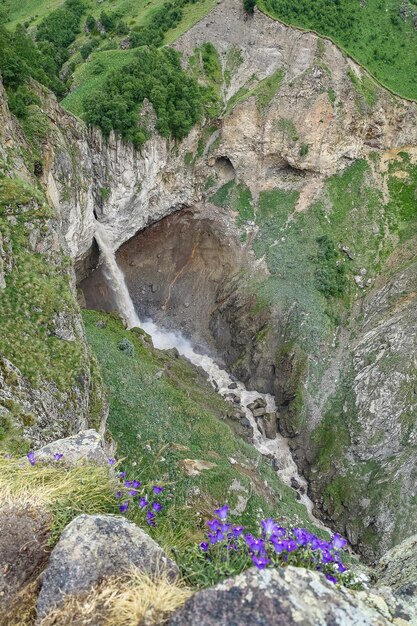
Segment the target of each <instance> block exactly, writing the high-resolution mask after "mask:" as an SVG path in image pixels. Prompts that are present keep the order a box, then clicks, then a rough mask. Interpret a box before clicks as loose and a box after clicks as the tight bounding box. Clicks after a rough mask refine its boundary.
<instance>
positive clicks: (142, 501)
mask: <svg viewBox="0 0 417 626" xmlns="http://www.w3.org/2000/svg"><path fill="white" fill-rule="evenodd" d="M148 504H149V502H148V501H147V499H146V498H141V499H140V500H139V506H140V508H141V509H144V508H145V507H147V506H148Z"/></svg>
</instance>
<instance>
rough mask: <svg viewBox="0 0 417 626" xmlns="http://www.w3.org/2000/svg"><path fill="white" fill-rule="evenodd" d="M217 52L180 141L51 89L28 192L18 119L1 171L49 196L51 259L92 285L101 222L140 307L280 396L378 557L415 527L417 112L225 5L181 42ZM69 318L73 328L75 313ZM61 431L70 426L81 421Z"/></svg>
mask: <svg viewBox="0 0 417 626" xmlns="http://www.w3.org/2000/svg"><path fill="white" fill-rule="evenodd" d="M206 41H211V42H212V43H213V45H214V46H216V48H217V51H218V60H219V63H220V65H221V69H222V88H221V93H222V94H223V96H224V98H225V100H227V102H226V101H225V102H224V107H223V113H222V114H221V115H220V116H219V118H218V119H216V120H214V121H213V120H210V121H209V120H207V121H206V123H205V122H203V123H202V125H201V127H196V128H195V129H193V131H192V132H191V133H190V135H189V136H188V137H187V138H186V139H185V140H184V141H183V142H182V143H177V142H174V141H172V140H166V139H163V138H161V137H160V136H158V135H157V134H156V133H155V132H154V133H153V134H152V137H151V139H150V140H149V141H148V142H147V143H146V144H145V146H144V147H143V149H142V150H141V151H140V152H139V151H135V150H134V149H133V148H132V147H131V146H129V145H126V144H124V143H123V142H121V141H120V140H118V139H117V138H116V137H115V136H114V135H111V136H110V138H109V140H108V141H104V139H103V138H102V136H101V135H100V133H99V132H97V131H95V130H91V129H87V128H86V127H85V125H84V124H83V123H82V122H81V121H79V120H77V119H75V118H74V117H73V116H71V115H70V114H68V113H66V112H65V111H63V110H62V108H61V107H60V106H59V105H58V104H57V102H56V101H55V99H54V98H53V97H52V96H51V95H50V94H47V93H44V92H41V91H40V93H39V95H40V97H41V99H42V107H41V111H42V114H43V115H44V116H45V119H46V120H47V123H48V133H47V136H46V138H45V140H44V141H43V143H42V146H41V150H42V155H43V160H44V167H43V170H42V172H41V173H40V174H39V179H38V180H35V179H34V176H33V175H32V173H31V172H29V171H28V169H27V167H26V165H24V164H23V160H22V156H21V150H22V149H25V148H26V145H25V141H24V138H23V137H22V133H21V130H20V129H19V128H18V126H17V124H16V122H15V120H13V119H12V118H11V116H10V115H9V113H8V112H7V111H6V110H5V111H4V112H2V118H4V124H3V125H2V142H3V144H4V146H8V147H10V145H11V144H13V143H14V144H15V145H16V146H18V147H19V149H17V150H16V151H15V154H14V156H13V163H12V166H11V165H10V153H9V152H10V151H8V149H5V150H4V161H5V162H6V161H8V164H7V168H6V170H7V174H8V175H9V174H10V173H11V172H14V173H17V174H19V175H20V176H21V177H22V178H24V179H25V180H30V181H32V182H33V183H36V185H39V186H40V187H42V189H43V190H45V193H46V196H47V198H48V201H49V203H50V205H51V207H52V208H53V210H54V211H55V215H56V220H55V221H53V222H48V224H47V228H48V232H49V233H51V234H54V235H55V240H54V244H53V246H52V245H51V250H52V249H53V250H54V251H55V253H56V255H57V256H60V254H61V252H60V249H61V248H62V250H64V251H65V254H66V255H68V257H70V258H71V259H72V262H73V263H74V265H75V269H76V274H77V279H78V282H79V283H81V282H82V281H83V280H84V279H85V280H86V281H88V280H91V278H92V276H93V275H92V273H91V272H92V270H93V268H94V267H95V265H96V264H97V261H98V249H97V245H96V243H95V241H94V232H95V224H96V220H98V221H99V222H100V223H102V224H103V226H104V227H105V228H106V229H107V231H108V232H109V235H110V237H111V240H112V242H113V245H114V249H115V250H118V253H117V258H118V261H119V262H120V264H121V267H122V268H123V270H124V271H125V273H126V278H127V283H128V285H129V288H130V291H131V293H132V298H133V300H134V302H135V304H136V305H137V307H138V311H139V313H140V314H142V313H143V314H145V315H150V316H152V317H153V318H154V319H155V320H156V321H157V322H158V323H161V324H162V323H163V324H165V325H166V326H167V328H168V329H170V328H171V329H172V328H174V329H179V330H181V331H182V332H184V334H185V335H186V336H188V337H189V338H192V340H193V342H195V343H200V342H201V344H204V345H207V346H208V348H209V349H211V350H213V351H215V352H216V354H218V355H220V356H221V358H222V360H223V363H224V365H225V366H227V368H228V370H229V371H230V372H231V373H232V374H233V375H234V376H235V377H236V378H237V380H240V381H242V382H243V383H244V384H246V386H248V387H251V388H254V389H258V390H259V391H260V392H262V393H270V394H272V395H274V397H275V402H276V405H277V410H278V426H279V430H280V431H281V433H282V434H284V435H285V436H287V437H289V438H290V445H291V448H292V449H293V452H294V455H295V458H296V460H297V463H298V465H299V467H300V468H301V469H302V471H303V473H304V474H305V475H307V476H308V478H309V481H310V483H311V487H312V493H313V495H314V501H315V503H316V506H318V507H319V508H320V510H321V514H322V515H325V516H326V519H328V520H329V523H331V524H333V525H334V527H335V528H336V529H337V530H339V531H340V532H341V533H343V534H347V535H348V536H349V538H350V540H351V542H352V544H354V545H355V546H357V547H359V548H360V550H361V551H362V552H363V553H365V554H366V556H367V557H368V558H369V559H370V560H371V559H373V558H374V557H375V555H377V554H379V553H380V552H381V550H383V549H386V548H389V547H391V546H392V545H394V544H396V543H397V542H399V541H400V540H401V539H403V538H404V537H406V536H407V535H408V534H410V533H412V532H415V531H416V530H417V528H416V515H415V512H416V497H417V496H416V493H417V468H416V455H415V450H416V423H415V418H416V404H417V400H416V394H415V379H416V362H415V353H416V351H415V347H416V343H417V329H416V327H415V319H416V315H415V312H416V307H417V304H416V293H415V280H416V263H415V256H414V252H413V250H414V249H415V237H416V232H417V231H416V219H415V218H416V216H415V189H416V186H417V178H416V149H415V146H416V144H417V123H416V119H417V115H416V106H415V104H413V103H410V102H405V101H402V100H401V99H399V98H394V97H393V96H392V95H391V94H389V93H387V92H386V91H385V90H383V89H382V88H381V87H380V86H379V85H377V84H376V83H374V82H372V81H371V80H370V79H369V77H368V76H367V75H366V74H365V72H363V71H362V70H361V69H360V68H359V67H358V66H357V65H355V64H354V63H353V62H352V61H351V60H349V59H347V58H346V57H345V56H344V55H343V54H342V53H341V52H340V51H339V50H338V49H337V48H336V47H335V46H333V45H332V44H330V43H329V42H328V41H326V42H323V41H321V40H320V39H318V38H317V37H316V36H314V35H313V34H311V33H307V34H303V33H301V32H298V31H297V32H295V31H293V30H292V29H290V28H287V27H284V26H283V25H280V24H279V23H277V22H274V21H272V20H270V19H269V18H267V17H266V16H265V15H262V14H260V13H259V12H258V11H256V10H255V14H254V16H253V17H252V18H247V17H246V16H245V15H244V12H243V9H242V8H241V6H240V4H238V3H236V2H232V0H224V1H222V2H220V3H219V4H218V5H216V7H215V9H214V10H213V11H212V12H211V13H210V15H209V16H207V17H206V18H204V19H203V20H201V22H199V23H198V24H197V25H195V26H194V27H193V28H192V29H190V31H189V32H188V33H186V34H185V35H184V36H183V37H181V38H180V39H179V40H178V42H177V43H176V44H175V45H176V47H177V48H178V49H179V50H181V51H182V52H183V53H184V55H185V59H186V58H187V57H188V56H190V55H191V54H193V53H194V51H195V48H196V47H197V46H201V44H202V43H204V42H206ZM264 79H267V81H266V82H265V81H264ZM270 79H271V80H270ZM272 79H273V80H272ZM146 106H148V105H146ZM148 113H149V114H151V113H152V112H151V111H150V110H148ZM413 207H414V208H413ZM171 236H172V239H171ZM34 239H35V238H34V237H32V244H33V245H35V246H36V244H37V242H36V241H33V240H34ZM45 240H46V239H45ZM38 243H39V242H38ZM38 248H39V250H40V252H39V254H44V255H45V257H44V258H45V259H46V258H48V259H49V260H50V259H51V258H52V257H51V256H49V257H48V256H47V255H46V252H45V250H44V249H43V248H42V247H38ZM51 250H50V251H51ZM142 250H144V251H145V253H146V254H144V255H142V253H141V251H142ZM162 250H164V251H165V252H166V256H160V257H158V254H162V252H161V251H162ZM2 257H7V255H3V254H2ZM5 261H6V263H7V258H6V259H5ZM6 267H7V265H6ZM340 268H342V269H340ZM158 269H160V270H161V271H160V272H158ZM95 277H96V278H97V273H96V274H95ZM6 279H7V272H6ZM71 279H72V276H71ZM96 284H97V285H98V284H99V283H98V282H97V283H96ZM103 289H104V286H103ZM98 295H100V294H99V293H98V290H97V289H96V290H95V293H94V294H92V290H91V289H90V294H89V293H88V290H86V299H87V301H89V298H91V300H90V301H89V302H87V303H89V304H90V305H91V306H101V305H100V302H99V298H97V296H98ZM103 295H104V297H105V298H106V297H107V295H106V292H105V291H104V292H103ZM71 298H72V296H71ZM93 300H94V301H93ZM71 302H73V301H72V300H71ZM35 306H36V305H35ZM163 307H164V308H163ZM70 317H71V322H73V323H74V324H75V325H77V324H78V323H79V313H78V309H77V308H76V307H75V305H74V309H73V310H72V311H71V316H70ZM54 324H55V322H54ZM67 325H68V319H67V318H66V320H65V327H67ZM58 333H59V328H58ZM61 335H62V333H61ZM77 338H79V339H80V341H81V344H82V346H84V347H85V344H84V339H83V336H82V332H81V330H80V333H79V335H77ZM61 340H62V341H65V340H66V339H65V337H64V338H62V337H61ZM84 349H85V358H86V359H87V361H88V358H89V357H88V351H87V348H84ZM85 372H87V375H86V376H84V377H81V379H79V380H82V381H83V383H82V387H83V389H82V392H81V396H82V398H81V399H82V406H83V410H82V420H83V421H82V423H83V424H84V423H85V422H86V420H87V416H88V412H89V411H88V406H87V405H88V403H89V397H90V386H91V385H90V378H89V373H88V372H89V369H88V367H87V369H86V370H85ZM6 378H7V377H6ZM5 386H6V390H7V393H8V394H9V395H10V394H11V392H12V391H13V389H12V385H11V383H10V382H8V381H7V380H6V382H5ZM33 388H34V387H31V388H30V391H31V393H32V391H33ZM10 390H11V391H10ZM67 390H68V392H70V391H71V387H69V388H68V389H67ZM9 392H10V393H9ZM52 395H53V400H52V404H53V409H54V411H55V413H58V412H59V409H58V408H59V406H60V405H59V401H58V399H57V398H58V395H59V394H58V393H57V392H56V390H54V394H52ZM93 395H94V394H93ZM72 400H73V399H72ZM72 400H71V401H72ZM21 413H22V414H24V415H26V413H27V411H21ZM99 413H100V411H99ZM100 415H101V413H100ZM71 416H72V417H71ZM68 419H69V422H70V421H71V419H72V420H73V422H74V423H73V424H71V423H68V424H67V428H66V432H70V431H71V428H73V429H74V428H76V425H77V426H78V425H79V421H77V420H76V419H75V417H74V416H73V414H72V413H70V414H69V418H68ZM40 423H41V422H40ZM25 432H27V434H28V435H32V436H34V432H35V429H34V428H31V427H30V425H29V426H28V427H26V431H25ZM51 436H52V434H51ZM48 437H49V435H48ZM364 494H366V495H364Z"/></svg>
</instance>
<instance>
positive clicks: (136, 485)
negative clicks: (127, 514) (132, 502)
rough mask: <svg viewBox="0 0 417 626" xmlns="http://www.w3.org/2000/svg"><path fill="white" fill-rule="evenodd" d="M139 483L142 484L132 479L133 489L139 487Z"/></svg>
mask: <svg viewBox="0 0 417 626" xmlns="http://www.w3.org/2000/svg"><path fill="white" fill-rule="evenodd" d="M141 484H142V483H141V482H139V481H138V480H134V481H133V488H134V489H137V488H138V487H140V486H141Z"/></svg>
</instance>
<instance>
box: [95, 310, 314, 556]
mask: <svg viewBox="0 0 417 626" xmlns="http://www.w3.org/2000/svg"><path fill="white" fill-rule="evenodd" d="M101 319H103V320H105V322H106V326H105V328H98V327H97V326H96V322H97V321H98V320H101ZM84 321H85V325H86V331H87V337H88V340H89V342H90V345H91V347H92V348H93V351H94V352H95V354H96V356H97V358H98V360H99V362H100V365H101V369H102V374H103V377H104V380H105V383H106V386H107V388H108V392H109V398H110V413H109V419H108V427H109V429H110V431H111V433H112V435H113V437H114V439H115V440H116V442H117V444H118V457H126V460H125V462H124V467H125V469H127V472H128V475H129V476H131V477H133V476H135V477H138V478H139V479H143V480H144V481H145V482H146V481H148V482H149V481H159V482H162V483H164V484H166V485H167V491H168V492H169V493H170V494H171V495H170V503H169V507H167V511H168V512H167V517H165V518H164V519H163V521H161V528H160V530H159V531H158V532H159V536H158V537H159V540H160V541H162V543H164V542H165V544H171V547H172V546H173V545H174V546H175V545H179V544H181V545H183V544H187V545H189V544H191V543H193V542H194V541H195V540H197V539H198V538H199V537H201V536H202V529H203V522H202V518H204V517H205V516H207V515H210V512H211V510H212V508H213V507H214V506H216V505H218V504H221V503H224V502H225V501H228V502H229V503H230V505H231V506H232V507H233V506H236V504H237V495H238V494H237V493H236V492H234V491H233V490H231V484H232V482H233V481H234V480H237V481H239V483H240V484H241V485H242V488H243V492H240V495H242V493H243V494H246V497H248V503H247V508H246V511H245V513H244V514H243V521H244V523H246V524H248V525H249V526H254V525H256V520H257V519H258V517H259V515H261V513H260V511H261V510H262V512H263V515H273V516H274V517H277V518H278V519H282V521H283V522H284V521H285V523H293V524H294V523H297V524H299V523H303V524H304V523H305V524H307V525H309V522H308V520H307V519H306V517H307V516H306V512H305V509H304V507H302V506H301V505H300V504H298V503H297V501H296V499H295V497H294V496H295V494H294V493H293V492H292V490H291V489H289V488H288V487H286V486H285V485H283V484H282V483H281V481H280V480H279V479H278V477H277V476H276V474H275V472H274V471H273V470H272V467H271V465H270V463H268V461H267V460H266V459H264V458H262V457H260V456H259V454H258V453H257V452H256V450H255V449H254V448H253V446H251V445H249V444H247V443H245V442H244V441H243V440H242V439H240V438H239V437H237V436H236V434H235V433H234V432H233V431H232V430H231V428H230V427H229V425H228V424H227V423H226V422H225V420H224V418H225V417H226V416H227V415H228V413H230V411H231V405H230V404H227V403H226V402H224V401H223V400H222V398H221V397H220V396H218V395H217V394H216V393H215V392H214V390H213V389H212V388H211V386H210V385H209V384H208V383H207V382H206V381H205V380H204V379H203V378H202V377H201V375H200V374H199V373H198V372H196V370H195V369H194V368H192V367H191V366H190V365H189V364H188V363H187V362H186V361H183V360H182V359H177V358H175V356H173V355H172V354H170V353H169V352H160V351H155V350H153V349H152V348H150V347H149V346H147V345H146V344H144V343H143V341H142V339H141V335H140V334H139V333H137V332H136V331H126V330H124V328H123V326H122V324H121V322H120V321H119V320H118V319H116V318H115V317H113V316H108V315H104V314H101V313H97V312H94V311H85V312H84ZM124 338H126V339H128V340H129V341H131V342H132V344H133V345H134V356H127V355H126V354H125V353H124V352H122V351H121V350H120V349H119V348H118V344H119V342H120V341H121V340H122V339H124ZM158 372H159V373H160V374H158ZM157 374H158V375H157ZM184 458H188V459H201V460H205V461H210V462H212V463H214V465H215V467H214V468H213V469H210V470H206V471H203V472H202V473H201V474H200V475H199V476H197V477H194V478H190V477H187V476H186V475H185V473H184V472H183V471H182V469H181V460H182V459H184ZM230 458H233V459H235V460H236V463H235V464H231V463H230V461H229V459H230ZM265 481H267V486H266V484H265ZM162 535H163V536H165V539H164V537H163V536H162Z"/></svg>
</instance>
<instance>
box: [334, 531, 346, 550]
mask: <svg viewBox="0 0 417 626" xmlns="http://www.w3.org/2000/svg"><path fill="white" fill-rule="evenodd" d="M332 545H333V548H334V549H335V550H340V549H341V548H344V547H345V546H346V545H347V541H346V539H344V538H343V537H342V536H341V535H338V534H337V533H336V534H335V535H333V537H332Z"/></svg>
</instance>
